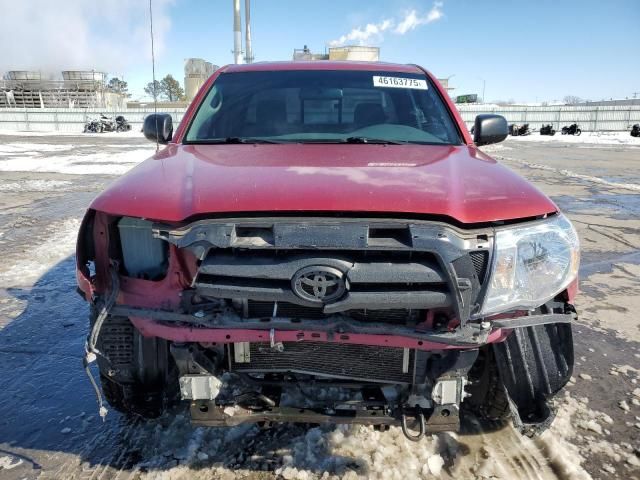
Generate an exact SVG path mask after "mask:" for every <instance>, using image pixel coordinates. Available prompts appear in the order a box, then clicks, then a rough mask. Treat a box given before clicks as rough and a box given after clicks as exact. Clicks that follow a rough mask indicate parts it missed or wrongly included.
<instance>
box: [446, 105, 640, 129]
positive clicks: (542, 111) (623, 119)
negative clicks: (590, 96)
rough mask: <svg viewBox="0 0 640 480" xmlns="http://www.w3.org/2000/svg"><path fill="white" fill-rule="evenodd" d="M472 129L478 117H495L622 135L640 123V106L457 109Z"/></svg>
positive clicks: (517, 121) (478, 107)
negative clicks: (621, 132)
mask: <svg viewBox="0 0 640 480" xmlns="http://www.w3.org/2000/svg"><path fill="white" fill-rule="evenodd" d="M457 108H458V111H459V112H460V114H461V115H462V119H463V120H464V121H465V123H466V124H467V127H468V128H471V127H472V126H473V122H474V120H475V118H476V115H479V114H481V113H495V114H497V115H502V116H503V117H505V118H506V119H507V122H508V123H509V124H512V123H515V124H518V125H522V124H524V123H528V124H529V127H530V128H532V129H536V130H538V129H540V127H541V126H542V125H546V124H551V125H553V128H554V129H555V130H558V131H559V130H560V129H561V128H562V127H564V126H568V125H571V124H572V123H577V124H578V126H579V127H580V128H581V129H582V131H584V132H620V131H626V130H630V129H631V125H633V124H635V123H640V105H621V106H620V105H618V106H597V107H596V106H558V105H553V106H546V107H523V106H515V105H514V106H487V105H481V104H478V105H457Z"/></svg>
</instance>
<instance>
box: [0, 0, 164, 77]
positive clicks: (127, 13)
mask: <svg viewBox="0 0 640 480" xmlns="http://www.w3.org/2000/svg"><path fill="white" fill-rule="evenodd" d="M172 3H173V0H154V2H153V28H154V43H155V45H154V46H155V52H156V56H161V55H162V52H163V51H164V49H165V45H166V43H165V36H166V34H167V33H168V32H169V30H170V28H171V21H170V18H169V14H168V7H169V6H170V5H171V4H172ZM0 12H1V14H0V45H3V48H2V54H0V73H1V72H6V71H8V70H40V71H42V72H43V73H49V74H54V75H56V74H59V72H60V71H61V70H76V69H78V70H80V69H83V70H84V69H95V70H101V71H106V72H109V73H112V74H114V75H115V74H118V73H120V72H122V71H124V70H126V69H127V68H128V67H131V66H132V65H135V64H137V63H140V62H147V61H150V58H151V53H150V52H151V40H150V35H149V3H148V0H108V1H103V2H99V3H98V4H97V3H95V2H90V1H86V0H64V1H51V0H29V1H15V0H0Z"/></svg>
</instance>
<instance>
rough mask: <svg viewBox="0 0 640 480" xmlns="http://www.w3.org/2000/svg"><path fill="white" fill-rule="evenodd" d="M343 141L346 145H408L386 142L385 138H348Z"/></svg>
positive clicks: (393, 141)
mask: <svg viewBox="0 0 640 480" xmlns="http://www.w3.org/2000/svg"><path fill="white" fill-rule="evenodd" d="M343 141H344V142H345V143H377V144H382V145H404V144H406V143H408V142H403V141H400V140H386V139H383V138H371V137H347V138H345V139H344V140H343Z"/></svg>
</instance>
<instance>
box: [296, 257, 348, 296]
mask: <svg viewBox="0 0 640 480" xmlns="http://www.w3.org/2000/svg"><path fill="white" fill-rule="evenodd" d="M291 287H292V288H293V292H294V293H295V294H296V295H297V296H298V297H300V298H302V299H303V300H307V301H309V302H313V303H329V302H332V301H333V300H337V299H338V298H340V297H341V296H342V295H343V294H344V291H345V289H346V287H345V283H344V274H343V273H342V272H341V271H340V270H338V269H336V268H331V267H325V266H322V265H313V266H310V267H305V268H303V269H301V270H298V271H297V272H296V274H295V275H294V276H293V278H292V279H291Z"/></svg>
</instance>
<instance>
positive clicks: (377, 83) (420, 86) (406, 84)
mask: <svg viewBox="0 0 640 480" xmlns="http://www.w3.org/2000/svg"><path fill="white" fill-rule="evenodd" d="M373 86H374V87H390V88H414V89H416V90H427V88H428V87H427V81H426V80H422V79H419V78H406V77H380V76H377V75H374V76H373Z"/></svg>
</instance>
